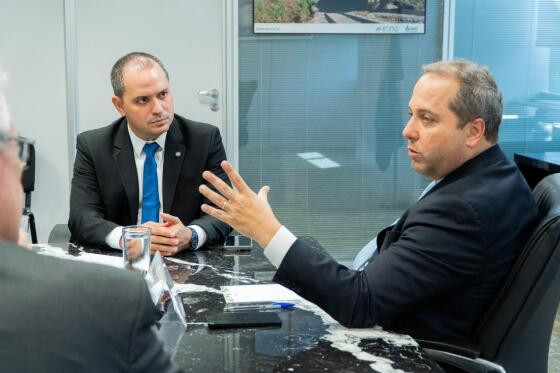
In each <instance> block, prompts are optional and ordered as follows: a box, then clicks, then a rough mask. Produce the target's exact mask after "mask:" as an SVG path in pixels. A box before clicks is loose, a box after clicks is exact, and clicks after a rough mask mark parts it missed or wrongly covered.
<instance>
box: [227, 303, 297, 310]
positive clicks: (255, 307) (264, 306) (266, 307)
mask: <svg viewBox="0 0 560 373" xmlns="http://www.w3.org/2000/svg"><path fill="white" fill-rule="evenodd" d="M294 306H295V303H289V302H274V303H270V304H250V305H243V306H229V307H228V306H226V307H225V308H224V310H225V311H245V310H278V309H288V308H293V307H294Z"/></svg>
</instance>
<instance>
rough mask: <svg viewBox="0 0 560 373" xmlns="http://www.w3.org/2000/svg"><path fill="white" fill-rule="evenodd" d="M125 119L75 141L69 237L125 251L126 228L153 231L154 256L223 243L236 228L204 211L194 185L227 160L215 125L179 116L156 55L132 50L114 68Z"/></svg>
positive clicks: (118, 102)
mask: <svg viewBox="0 0 560 373" xmlns="http://www.w3.org/2000/svg"><path fill="white" fill-rule="evenodd" d="M111 84H112V86H113V91H114V96H113V97H112V102H113V105H114V106H115V108H116V109H117V111H118V112H119V113H120V114H121V115H122V117H121V118H120V119H118V120H116V121H115V122H113V123H111V124H110V125H108V126H106V127H103V128H99V129H96V130H93V131H87V132H84V133H82V134H80V135H79V136H78V140H77V149H76V160H75V163H74V177H73V179H72V191H71V196H70V219H69V222H68V226H69V228H70V231H71V232H72V238H73V239H74V240H76V241H78V242H80V243H82V244H85V245H92V246H98V247H99V246H110V247H112V248H119V247H120V243H119V241H120V236H121V231H122V227H123V226H127V225H135V224H144V225H147V226H149V227H150V228H151V229H152V244H151V249H152V253H153V252H155V251H160V252H161V254H162V255H174V254H176V253H178V252H180V251H182V250H185V249H197V248H199V247H201V246H203V245H205V244H207V245H220V244H221V243H223V241H224V239H225V236H227V235H228V234H229V232H230V231H231V228H230V227H229V226H228V225H226V224H224V223H222V222H220V221H219V220H217V219H215V218H213V217H211V216H209V215H207V214H205V213H202V212H201V211H200V205H201V204H202V203H203V202H204V200H203V196H202V195H200V194H199V193H198V191H197V186H198V184H199V183H200V182H203V179H202V178H201V176H200V175H201V173H202V171H203V170H205V169H212V170H214V171H215V172H217V174H218V175H220V177H221V178H222V180H224V182H228V180H227V176H226V175H225V173H224V172H223V171H220V167H219V164H220V162H221V161H223V160H225V159H226V155H225V151H224V147H223V144H222V140H221V137H220V132H219V130H218V128H216V127H214V126H211V125H208V124H204V123H197V122H194V121H191V120H188V119H186V118H183V117H181V116H179V115H177V114H175V113H174V110H173V93H172V91H171V88H170V86H169V74H168V73H167V70H166V69H165V67H164V66H163V64H162V63H161V61H160V60H159V59H157V58H156V57H154V56H152V55H150V54H147V53H142V52H133V53H129V54H127V55H125V56H123V57H121V58H120V59H119V60H118V61H117V62H116V63H115V65H114V66H113V69H112V71H111Z"/></svg>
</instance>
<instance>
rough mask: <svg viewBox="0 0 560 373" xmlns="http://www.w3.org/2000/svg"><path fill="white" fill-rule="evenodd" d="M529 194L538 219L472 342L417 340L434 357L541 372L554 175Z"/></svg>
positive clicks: (558, 264) (559, 242)
mask: <svg viewBox="0 0 560 373" xmlns="http://www.w3.org/2000/svg"><path fill="white" fill-rule="evenodd" d="M533 195H534V197H535V200H536V202H537V205H538V207H539V212H540V216H541V218H542V220H541V222H540V223H539V224H538V226H537V228H536V229H535V230H534V232H533V233H532V235H531V237H530V238H529V240H528V242H527V244H526V245H525V247H524V248H523V251H522V252H521V254H520V256H519V258H518V259H517V261H516V263H515V264H514V266H513V268H512V271H511V273H510V274H509V276H508V278H507V279H506V282H505V284H504V287H503V288H502V290H501V291H500V293H499V294H498V295H497V297H496V300H495V301H494V303H493V304H492V306H491V307H490V309H489V310H488V311H487V312H486V314H485V316H484V317H483V319H482V320H481V322H480V323H479V325H478V326H477V330H476V333H475V338H474V342H475V344H473V345H466V344H465V345H456V344H445V343H437V342H432V341H422V340H421V341H419V342H420V345H421V346H422V347H424V349H425V350H426V351H427V352H428V353H429V354H430V355H431V356H432V357H433V358H434V359H435V360H436V361H438V362H441V363H444V364H445V365H446V366H450V367H458V368H460V370H461V371H465V372H484V373H487V372H503V371H504V370H503V369H502V367H503V368H505V371H507V373H528V372H531V373H533V372H535V373H540V372H546V371H547V369H548V352H549V344H550V335H551V332H552V327H553V325H554V319H555V317H556V311H557V308H558V302H559V301H560V289H559V288H558V284H559V283H560V282H559V281H560V174H553V175H549V176H547V177H545V178H544V179H543V180H541V181H540V182H539V183H538V184H537V186H536V187H535V189H534V191H533ZM496 364H499V365H496ZM450 371H457V370H455V369H454V368H452V369H450Z"/></svg>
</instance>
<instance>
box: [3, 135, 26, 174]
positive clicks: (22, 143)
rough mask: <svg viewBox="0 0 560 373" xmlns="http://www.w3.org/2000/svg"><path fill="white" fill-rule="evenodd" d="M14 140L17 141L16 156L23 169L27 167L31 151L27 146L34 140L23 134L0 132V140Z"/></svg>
mask: <svg viewBox="0 0 560 373" xmlns="http://www.w3.org/2000/svg"><path fill="white" fill-rule="evenodd" d="M8 141H15V142H17V143H18V158H19V160H20V161H21V164H22V166H23V168H24V169H26V168H27V166H28V162H29V156H30V154H31V152H30V151H29V148H30V146H31V145H34V144H35V141H33V140H30V139H28V138H26V137H23V136H6V135H2V134H0V142H8Z"/></svg>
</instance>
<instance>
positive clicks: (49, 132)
mask: <svg viewBox="0 0 560 373" xmlns="http://www.w3.org/2000/svg"><path fill="white" fill-rule="evenodd" d="M0 66H2V68H3V69H4V70H5V71H6V72H7V73H8V76H9V81H8V84H7V86H6V95H7V97H8V102H9V105H10V107H11V110H12V116H13V121H14V124H15V125H16V127H17V128H18V130H19V132H20V133H21V134H22V135H23V136H26V137H30V138H32V139H34V140H35V141H36V155H37V159H36V180H35V185H36V187H37V189H36V191H35V192H34V193H33V194H32V210H33V212H34V213H35V219H36V223H37V230H38V236H39V240H40V241H43V242H44V241H46V240H47V238H48V234H49V232H50V229H51V227H52V226H53V225H54V224H55V223H65V222H66V221H67V220H68V206H69V192H70V190H69V175H68V154H67V153H68V152H67V138H68V137H67V136H68V131H67V127H66V126H67V124H66V123H67V121H66V79H65V63H64V18H63V2H62V1H61V0H18V1H7V0H1V1H0ZM39 185H40V187H38V186H39Z"/></svg>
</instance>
